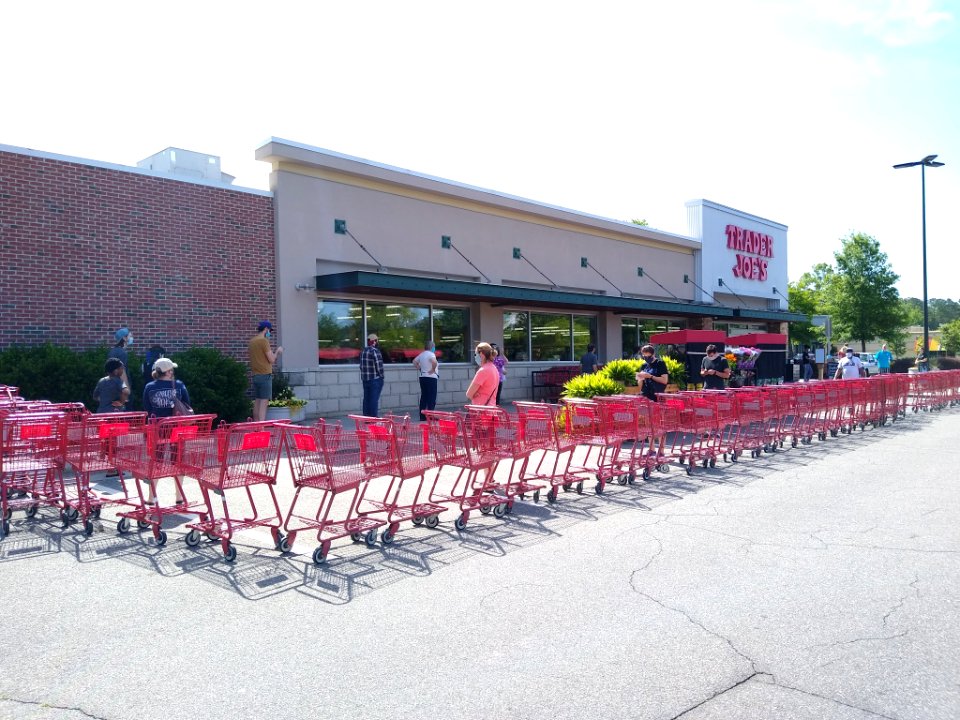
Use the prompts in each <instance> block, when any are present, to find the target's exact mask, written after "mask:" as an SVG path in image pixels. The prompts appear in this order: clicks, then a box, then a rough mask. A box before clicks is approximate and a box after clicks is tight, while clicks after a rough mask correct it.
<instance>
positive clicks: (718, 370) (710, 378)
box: [700, 345, 730, 390]
mask: <svg viewBox="0 0 960 720" xmlns="http://www.w3.org/2000/svg"><path fill="white" fill-rule="evenodd" d="M700 377H702V378H703V389H704V390H723V387H724V385H723V381H724V380H726V379H727V378H729V377H730V363H728V362H727V359H726V358H725V357H724V356H723V355H721V354H720V353H719V352H718V351H717V346H716V345H707V355H706V357H705V358H703V362H701V363H700Z"/></svg>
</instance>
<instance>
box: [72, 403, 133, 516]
mask: <svg viewBox="0 0 960 720" xmlns="http://www.w3.org/2000/svg"><path fill="white" fill-rule="evenodd" d="M146 422H147V414H146V413H142V412H122V413H104V414H99V415H90V414H85V415H82V416H79V417H75V418H73V420H72V421H70V420H69V419H68V422H67V434H66V453H65V455H66V462H67V464H68V465H70V467H71V468H72V469H73V475H74V486H73V487H69V486H67V484H66V482H65V483H64V490H63V514H62V516H61V520H62V523H63V527H67V526H68V525H69V524H70V523H71V522H72V521H73V520H75V519H76V518H77V517H79V518H80V520H81V522H82V523H83V532H84V534H86V535H92V534H93V520H91V518H99V517H100V512H101V510H102V509H103V508H104V507H107V506H110V505H128V504H129V501H130V500H129V499H130V495H129V492H128V491H127V483H126V479H125V478H124V476H123V473H122V472H119V471H118V475H119V479H120V494H119V495H107V494H106V493H100V492H97V491H96V490H94V489H93V487H92V485H91V482H90V477H91V475H92V474H93V473H96V472H102V471H105V470H115V469H116V468H115V466H114V464H113V459H112V452H113V448H114V446H115V445H116V443H117V438H118V437H120V436H121V435H126V434H127V433H130V432H136V431H139V430H140V429H142V428H143V426H144V425H145V424H146Z"/></svg>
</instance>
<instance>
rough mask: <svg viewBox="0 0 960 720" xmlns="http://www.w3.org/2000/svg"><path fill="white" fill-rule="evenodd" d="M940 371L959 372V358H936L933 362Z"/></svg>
mask: <svg viewBox="0 0 960 720" xmlns="http://www.w3.org/2000/svg"><path fill="white" fill-rule="evenodd" d="M934 362H935V364H936V366H937V367H938V368H939V369H940V370H960V358H955V357H946V356H944V357H938V358H936V360H935V361H934Z"/></svg>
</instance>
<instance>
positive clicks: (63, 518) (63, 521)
mask: <svg viewBox="0 0 960 720" xmlns="http://www.w3.org/2000/svg"><path fill="white" fill-rule="evenodd" d="M60 527H62V528H68V527H70V518H69V517H68V516H67V514H66V513H65V512H64V511H63V510H61V511H60Z"/></svg>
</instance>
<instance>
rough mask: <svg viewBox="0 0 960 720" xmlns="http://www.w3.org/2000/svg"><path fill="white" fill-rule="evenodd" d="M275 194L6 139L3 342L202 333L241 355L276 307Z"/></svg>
mask: <svg viewBox="0 0 960 720" xmlns="http://www.w3.org/2000/svg"><path fill="white" fill-rule="evenodd" d="M274 243H275V239H274V210H273V198H272V196H271V195H270V194H269V193H264V192H260V191H255V190H242V189H236V188H230V187H228V186H225V185H218V184H216V183H212V182H204V181H189V180H177V179H172V178H169V177H162V176H159V175H158V173H153V172H150V171H143V170H138V169H134V168H128V169H124V168H120V167H116V166H109V165H106V164H103V163H94V162H91V163H89V164H88V163H87V162H86V161H80V160H74V159H72V158H60V157H56V156H51V155H48V154H45V153H32V152H31V151H22V152H21V151H18V150H13V149H7V150H0V262H2V269H0V348H2V347H7V346H10V345H15V344H20V345H36V344H41V343H44V342H52V343H54V344H58V345H67V346H70V347H72V348H75V349H81V348H85V347H91V346H95V345H104V344H112V341H113V333H114V331H115V330H116V329H117V328H118V327H120V324H121V323H126V324H127V325H128V326H129V327H130V328H131V330H132V331H133V332H134V335H135V338H136V345H137V347H139V348H141V349H145V348H146V347H149V345H151V344H152V343H154V342H158V343H160V344H161V345H163V346H164V347H165V348H166V349H167V350H168V352H177V351H180V350H184V349H186V348H188V347H192V346H196V345H200V346H209V347H215V348H218V349H220V350H222V351H224V352H226V353H228V354H230V355H232V356H234V357H236V358H237V359H239V360H246V345H247V342H248V340H249V338H250V337H251V336H252V335H253V334H254V332H255V330H256V324H257V322H258V321H259V320H261V319H264V318H268V319H271V320H273V321H274V322H275V323H276V322H277V317H276V286H275V283H276V270H275V246H274Z"/></svg>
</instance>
